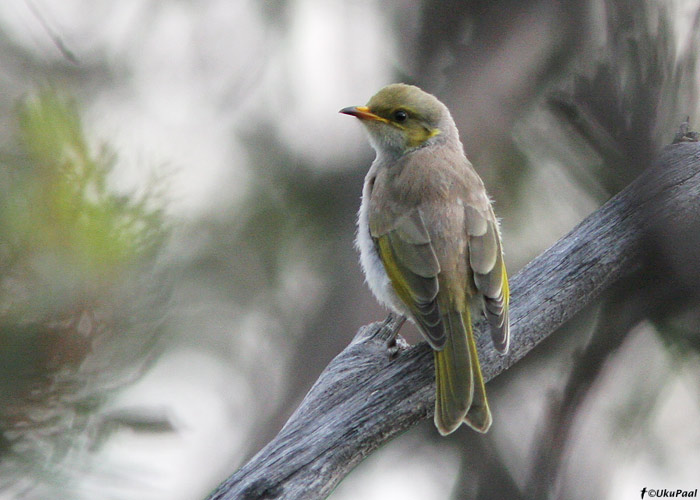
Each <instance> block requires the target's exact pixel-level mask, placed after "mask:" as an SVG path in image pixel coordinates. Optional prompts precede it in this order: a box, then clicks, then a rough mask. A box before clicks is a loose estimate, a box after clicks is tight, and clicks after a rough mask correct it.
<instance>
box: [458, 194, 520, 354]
mask: <svg viewBox="0 0 700 500" xmlns="http://www.w3.org/2000/svg"><path fill="white" fill-rule="evenodd" d="M465 212H466V224H467V232H468V233H469V266H470V267H471V269H472V271H473V273H474V283H475V284H476V288H477V290H479V292H481V293H482V294H483V296H484V309H485V312H486V318H487V319H488V321H489V324H490V325H491V338H492V339H493V344H494V346H495V347H496V349H497V350H498V351H499V352H502V353H503V352H506V351H507V350H508V343H509V341H510V324H509V320H508V300H509V289H508V275H507V274H506V267H505V263H504V261H503V251H502V249H501V238H500V235H499V233H498V222H497V221H496V216H495V215H494V214H493V210H492V209H491V207H490V206H489V207H488V208H486V209H484V210H479V209H477V208H476V207H474V206H466V207H465Z"/></svg>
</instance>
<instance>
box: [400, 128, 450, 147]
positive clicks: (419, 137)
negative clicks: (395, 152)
mask: <svg viewBox="0 0 700 500" xmlns="http://www.w3.org/2000/svg"><path fill="white" fill-rule="evenodd" d="M406 133H407V134H408V146H409V147H411V148H415V147H418V146H420V145H421V144H423V143H424V142H425V141H427V140H428V139H430V138H431V137H435V136H436V135H439V134H441V133H442V132H441V130H440V129H439V128H434V129H430V130H428V129H426V128H423V127H420V128H415V129H409V130H406Z"/></svg>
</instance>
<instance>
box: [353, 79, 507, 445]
mask: <svg viewBox="0 0 700 500" xmlns="http://www.w3.org/2000/svg"><path fill="white" fill-rule="evenodd" d="M341 113H345V114H347V115H352V116H355V117H357V118H359V119H360V121H361V122H362V124H363V125H364V126H365V128H366V130H367V132H368V135H369V140H370V142H371V144H372V147H373V148H374V149H375V151H376V153H377V157H376V159H375V160H374V162H373V163H372V166H371V167H370V169H369V172H368V173H367V176H366V177H365V183H364V187H363V189H362V205H361V207H360V214H359V220H358V232H357V247H358V248H359V250H360V261H361V264H362V268H363V270H364V272H365V275H366V278H367V283H368V284H369V287H370V289H371V290H372V292H373V293H374V295H375V296H376V297H377V299H378V300H379V301H380V302H381V303H383V304H385V305H387V306H388V307H389V308H390V309H392V310H393V311H395V312H396V313H398V314H401V315H403V316H406V317H408V318H409V319H410V320H412V321H413V322H414V323H415V324H416V325H417V326H418V329H419V330H420V332H421V333H422V334H423V336H424V337H425V339H426V340H427V341H428V343H429V344H430V346H431V347H432V348H433V350H434V354H435V379H436V386H437V394H436V399H435V426H436V427H437V429H438V431H439V432H440V433H441V434H443V435H446V434H450V433H451V432H453V431H455V429H457V428H458V427H459V426H460V424H461V423H462V422H466V423H467V424H468V425H469V426H471V427H472V428H474V429H475V430H477V431H479V432H486V431H487V430H488V429H489V427H490V426H491V421H492V419H491V412H490V410H489V406H488V402H487V400H486V390H485V388H484V379H483V377H482V375H481V368H480V366H479V358H478V354H477V350H476V343H475V341H474V335H473V333H472V319H471V315H472V313H473V312H474V311H476V312H477V313H480V312H481V311H483V312H484V313H485V315H486V317H487V319H488V322H489V324H490V327H491V337H492V339H493V343H494V345H495V347H496V349H497V350H498V351H499V352H502V353H504V352H506V351H507V350H508V342H509V336H510V334H509V322H508V277H507V275H506V268H505V264H504V262H503V251H502V247H501V237H500V232H499V227H498V220H497V219H496V216H495V215H494V213H493V208H492V207H491V201H490V200H489V197H488V195H487V194H486V189H485V188H484V183H483V182H482V180H481V178H480V177H479V175H478V174H477V173H476V171H475V170H474V168H473V167H472V165H471V163H469V160H467V158H466V156H465V155H464V150H463V146H462V143H461V141H460V140H459V133H458V132H457V127H456V126H455V123H454V120H453V119H452V116H451V115H450V112H449V111H448V109H447V108H446V107H445V105H444V104H442V103H441V102H440V101H438V100H437V98H435V97H434V96H432V95H430V94H428V93H426V92H424V91H422V90H421V89H419V88H418V87H414V86H411V85H404V84H394V85H389V86H387V87H384V88H383V89H381V90H380V91H379V92H378V93H377V94H376V95H375V96H374V97H372V98H371V99H370V101H369V102H368V103H367V105H366V106H353V107H349V108H344V109H342V110H341Z"/></svg>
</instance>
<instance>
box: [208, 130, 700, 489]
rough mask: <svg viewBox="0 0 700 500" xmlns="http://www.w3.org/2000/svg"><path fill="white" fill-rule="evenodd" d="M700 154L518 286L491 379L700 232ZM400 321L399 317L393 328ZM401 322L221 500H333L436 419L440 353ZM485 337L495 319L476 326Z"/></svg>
mask: <svg viewBox="0 0 700 500" xmlns="http://www.w3.org/2000/svg"><path fill="white" fill-rule="evenodd" d="M699 193H700V147H699V143H682V144H677V145H673V146H668V147H666V148H665V149H664V150H663V151H662V154H661V155H660V157H659V159H658V161H657V162H656V164H655V166H654V167H652V168H650V169H648V170H646V171H645V172H644V173H643V174H642V175H641V176H640V177H639V178H638V179H636V180H635V181H634V182H633V183H632V184H630V185H629V186H628V187H627V188H625V189H624V190H623V191H622V192H620V193H619V194H618V195H616V196H615V197H614V198H612V199H611V200H609V201H608V202H607V203H606V204H605V205H603V206H602V207H601V208H600V209H598V210H597V211H596V212H594V213H593V214H592V215H591V216H589V217H588V218H586V219H585V220H584V221H583V222H581V223H580V224H579V225H578V226H576V228H574V229H573V230H572V231H571V232H570V233H569V234H568V235H566V236H565V237H563V238H562V239H561V240H559V241H558V242H557V243H556V244H555V245H554V246H552V247H551V248H550V249H549V250H547V251H545V252H544V253H542V254H541V255H540V256H539V257H537V258H536V259H534V260H533V261H532V262H530V263H529V264H528V265H527V266H525V268H523V269H522V270H521V271H520V272H519V273H517V274H516V275H515V276H514V277H513V278H512V280H511V294H512V295H511V310H510V311H511V312H510V318H511V335H512V340H511V346H510V351H509V353H508V354H507V355H506V356H500V355H499V354H497V353H496V351H495V350H494V349H493V347H492V346H491V345H490V342H489V336H488V335H479V341H478V346H479V354H480V358H481V364H482V369H483V372H484V376H485V378H486V380H490V379H492V378H493V377H495V376H497V375H498V374H499V373H501V372H502V371H503V370H506V369H508V368H509V367H510V366H512V365H513V364H515V363H516V362H517V361H518V360H520V359H521V358H523V357H524V356H525V355H526V354H527V353H528V352H529V351H530V350H531V349H532V348H534V347H535V346H536V345H537V344H538V343H539V342H541V341H542V340H543V339H545V338H546V337H547V336H549V335H550V334H552V333H553V332H554V331H556V329H557V328H558V327H559V326H561V325H562V324H563V323H564V322H566V321H567V320H569V319H570V318H571V317H572V316H574V315H575V314H576V313H577V312H578V311H580V310H581V309H582V308H583V307H584V306H586V305H588V304H590V303H591V302H592V301H593V300H594V299H595V298H596V297H597V296H598V295H599V294H600V293H601V292H603V291H604V290H606V289H607V288H609V287H610V286H611V285H613V284H614V283H615V282H617V281H618V280H619V279H620V278H621V277H624V276H628V275H631V274H632V273H634V272H635V271H638V270H640V269H641V268H642V266H643V265H644V261H645V256H644V254H643V248H644V239H645V238H646V237H647V236H648V234H649V233H648V231H649V230H650V228H654V227H660V226H659V225H660V224H663V223H664V222H665V221H666V222H669V221H670V222H673V221H674V220H675V219H677V218H678V214H683V216H684V217H689V218H692V222H693V223H694V224H699V223H700V209H699V208H698V206H699V205H700V203H698V199H699V197H700V194H699ZM392 321H393V320H392ZM394 326H395V325H394V324H393V323H392V322H391V321H389V322H385V323H384V324H382V323H373V324H371V325H368V326H364V327H362V328H360V330H359V331H358V333H357V334H356V336H355V338H354V339H353V341H352V343H351V344H350V345H349V346H348V347H347V348H346V349H345V350H343V351H342V352H341V353H340V354H339V355H338V356H337V357H336V358H335V359H334V360H333V361H331V363H330V364H329V365H328V367H326V369H325V370H324V371H323V373H322V374H321V376H320V377H319V379H318V381H317V382H316V383H315V384H314V386H313V387H312V388H311V390H310V391H309V393H308V394H307V396H306V398H305V399H304V401H303V402H302V403H301V405H300V406H299V408H298V409H297V410H296V412H295V413H294V414H293V415H292V416H291V417H290V419H289V420H288V421H287V423H286V425H285V426H284V427H283V428H282V430H281V431H280V432H279V434H278V435H277V436H276V437H275V438H274V439H273V440H272V441H271V442H270V443H269V444H268V445H267V446H265V447H264V448H263V449H262V450H261V451H260V452H259V453H258V454H257V455H255V456H254V457H253V458H252V459H251V460H250V462H248V463H247V464H246V465H244V466H243V467H242V468H241V469H239V470H238V471H237V472H235V473H234V474H233V475H232V476H230V477H229V478H228V479H226V480H225V481H224V482H223V483H222V484H221V485H220V486H219V487H218V489H217V490H216V491H215V492H213V493H212V495H211V496H210V497H209V498H210V500H215V499H216V500H219V499H229V500H230V499H246V500H248V499H275V498H284V499H286V500H290V499H301V498H323V497H325V496H327V495H328V494H330V492H331V491H332V490H333V488H334V487H335V486H336V485H337V484H338V482H340V480H341V479H342V478H343V477H345V476H346V475H347V474H348V473H349V472H350V471H351V470H352V469H353V467H355V466H356V465H357V464H358V463H359V462H360V461H361V460H362V459H363V458H365V457H366V456H367V455H369V454H370V453H371V452H373V451H374V450H375V449H377V448H378V447H379V446H380V445H382V444H384V443H386V442H387V441H389V440H390V439H392V438H393V437H394V436H396V435H397V434H399V433H401V432H402V431H404V430H406V429H408V428H409V427H411V426H413V425H414V424H416V423H417V422H418V421H420V420H422V419H424V418H428V417H430V416H431V415H432V413H433V405H434V398H435V394H434V392H435V389H434V370H433V356H432V353H431V350H430V348H429V347H428V345H427V344H426V343H425V342H421V343H419V344H418V345H416V346H413V347H408V346H405V345H403V346H401V348H400V351H399V353H398V355H397V356H396V357H395V358H393V359H390V358H389V355H388V353H387V349H386V346H385V342H386V339H387V338H388V337H389V336H390V335H391V332H392V329H393V328H394ZM476 330H477V332H478V334H479V333H482V332H485V330H486V328H485V324H484V322H483V321H482V322H480V323H479V324H478V325H476Z"/></svg>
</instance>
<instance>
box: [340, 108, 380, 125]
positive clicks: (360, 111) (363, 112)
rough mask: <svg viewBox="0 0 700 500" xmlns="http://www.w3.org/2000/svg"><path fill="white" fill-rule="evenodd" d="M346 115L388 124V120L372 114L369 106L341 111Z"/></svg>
mask: <svg viewBox="0 0 700 500" xmlns="http://www.w3.org/2000/svg"><path fill="white" fill-rule="evenodd" d="M339 112H340V113H343V114H344V115H350V116H355V117H357V118H359V119H360V120H376V121H380V122H387V121H388V120H387V119H386V118H382V117H381V116H379V115H375V114H374V113H372V112H371V111H370V110H369V108H368V107H367V106H350V107H348V108H343V109H341V110H340V111H339Z"/></svg>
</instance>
